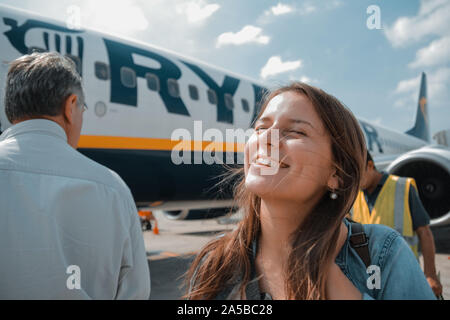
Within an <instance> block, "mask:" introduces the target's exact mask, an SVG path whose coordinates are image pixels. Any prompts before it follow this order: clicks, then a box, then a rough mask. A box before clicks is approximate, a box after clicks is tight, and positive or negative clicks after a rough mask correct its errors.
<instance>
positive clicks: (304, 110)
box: [245, 91, 338, 203]
mask: <svg viewBox="0 0 450 320" xmlns="http://www.w3.org/2000/svg"><path fill="white" fill-rule="evenodd" d="M277 132H278V139H273V138H275V137H276V133H277ZM277 144H278V146H277ZM277 147H278V152H276V151H277ZM277 153H278V154H277ZM334 173H335V170H334V167H333V165H332V156H331V142H330V138H329V135H328V133H327V131H326V130H325V128H324V126H323V124H322V121H321V119H320V118H319V116H318V115H317V113H316V111H315V109H314V107H313V105H312V103H311V102H310V101H309V99H308V98H307V97H306V96H304V95H302V94H299V93H296V92H292V91H288V92H283V93H281V94H279V95H277V96H275V97H274V98H272V99H271V100H270V102H269V103H268V105H267V107H266V109H265V110H264V112H263V114H262V115H261V117H260V118H259V119H258V121H257V122H256V124H255V132H254V133H253V135H252V136H251V137H250V139H249V141H248V142H247V144H246V146H245V185H246V188H247V189H248V190H249V191H250V192H252V193H254V194H256V195H258V196H259V197H261V198H262V199H264V198H277V199H283V200H289V201H296V202H300V203H301V202H305V201H308V200H312V199H316V198H320V197H321V196H322V195H323V193H324V192H325V191H326V189H335V188H337V186H338V184H337V178H336V177H335V176H334Z"/></svg>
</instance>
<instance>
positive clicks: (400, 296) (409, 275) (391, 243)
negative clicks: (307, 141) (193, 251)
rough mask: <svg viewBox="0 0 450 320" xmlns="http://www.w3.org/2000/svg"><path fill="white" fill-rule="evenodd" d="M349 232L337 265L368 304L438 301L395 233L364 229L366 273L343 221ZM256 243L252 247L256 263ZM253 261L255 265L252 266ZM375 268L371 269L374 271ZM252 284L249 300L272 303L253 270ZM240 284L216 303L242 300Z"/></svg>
mask: <svg viewBox="0 0 450 320" xmlns="http://www.w3.org/2000/svg"><path fill="white" fill-rule="evenodd" d="M344 223H345V225H346V226H347V228H348V235H347V240H346V241H345V243H344V245H343V246H342V248H341V251H340V252H339V254H338V256H337V257H336V260H335V262H336V264H337V265H338V266H339V267H340V268H341V270H342V272H343V273H344V274H345V275H346V276H347V278H348V279H349V280H350V281H351V282H352V283H353V285H354V286H355V287H356V288H357V289H358V290H359V291H360V292H361V293H362V297H363V299H365V300H373V299H375V300H392V299H395V300H429V299H430V300H435V299H436V297H435V295H434V293H433V291H432V290H431V287H430V286H429V284H428V282H427V280H426V278H425V275H424V273H423V271H422V269H421V268H420V265H419V262H418V261H417V259H416V257H415V256H414V253H413V252H412V251H411V249H410V248H409V246H408V244H407V243H406V242H405V240H404V239H403V237H402V236H401V235H400V234H399V233H398V232H397V231H395V230H394V229H391V228H389V227H386V226H384V225H377V224H367V225H364V226H363V228H364V232H365V233H366V235H367V237H368V238H369V239H368V241H369V252H370V258H371V266H369V268H367V269H366V266H365V264H364V262H363V261H362V260H361V258H360V257H359V255H358V254H357V253H356V251H355V250H354V249H353V248H352V247H351V246H350V236H351V228H350V222H349V221H348V220H347V219H344ZM255 251H256V241H255V242H254V245H253V255H252V259H253V261H254V257H255ZM253 261H252V262H253ZM371 267H372V268H371ZM252 274H253V275H252V277H251V279H252V280H251V281H250V282H249V283H248V284H247V287H246V298H247V299H248V300H259V299H270V298H271V297H270V295H268V294H264V293H261V292H260V291H259V284H258V279H257V278H256V276H255V272H254V268H253V272H252ZM239 288H240V281H239V277H238V279H237V280H236V281H233V282H232V283H230V285H229V286H227V287H226V288H225V289H224V290H223V291H222V292H220V293H219V295H218V296H217V297H216V299H221V300H222V299H240V297H239V294H238V292H239Z"/></svg>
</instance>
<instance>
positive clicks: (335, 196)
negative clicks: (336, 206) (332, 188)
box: [330, 192, 338, 200]
mask: <svg viewBox="0 0 450 320" xmlns="http://www.w3.org/2000/svg"><path fill="white" fill-rule="evenodd" d="M337 197H338V195H337V194H336V193H335V192H332V193H330V198H331V199H333V200H336V199H337Z"/></svg>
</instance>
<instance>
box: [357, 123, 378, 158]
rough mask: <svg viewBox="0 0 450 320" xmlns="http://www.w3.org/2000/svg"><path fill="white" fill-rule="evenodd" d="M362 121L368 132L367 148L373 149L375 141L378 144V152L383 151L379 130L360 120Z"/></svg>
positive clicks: (364, 128)
mask: <svg viewBox="0 0 450 320" xmlns="http://www.w3.org/2000/svg"><path fill="white" fill-rule="evenodd" d="M360 123H361V126H362V128H363V130H364V132H365V134H366V138H367V149H368V150H369V151H373V148H372V145H373V144H374V143H375V144H376V145H377V146H378V152H380V153H383V147H382V146H381V143H380V140H379V139H378V132H377V130H376V129H375V128H374V127H373V126H371V125H370V124H368V123H366V122H363V121H360Z"/></svg>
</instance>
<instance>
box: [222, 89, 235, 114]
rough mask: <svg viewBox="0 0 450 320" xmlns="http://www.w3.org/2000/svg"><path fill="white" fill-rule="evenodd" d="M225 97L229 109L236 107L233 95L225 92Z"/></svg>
mask: <svg viewBox="0 0 450 320" xmlns="http://www.w3.org/2000/svg"><path fill="white" fill-rule="evenodd" d="M224 97H225V106H226V107H227V108H228V110H233V109H234V101H233V96H232V95H231V94H229V93H225V95H224Z"/></svg>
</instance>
